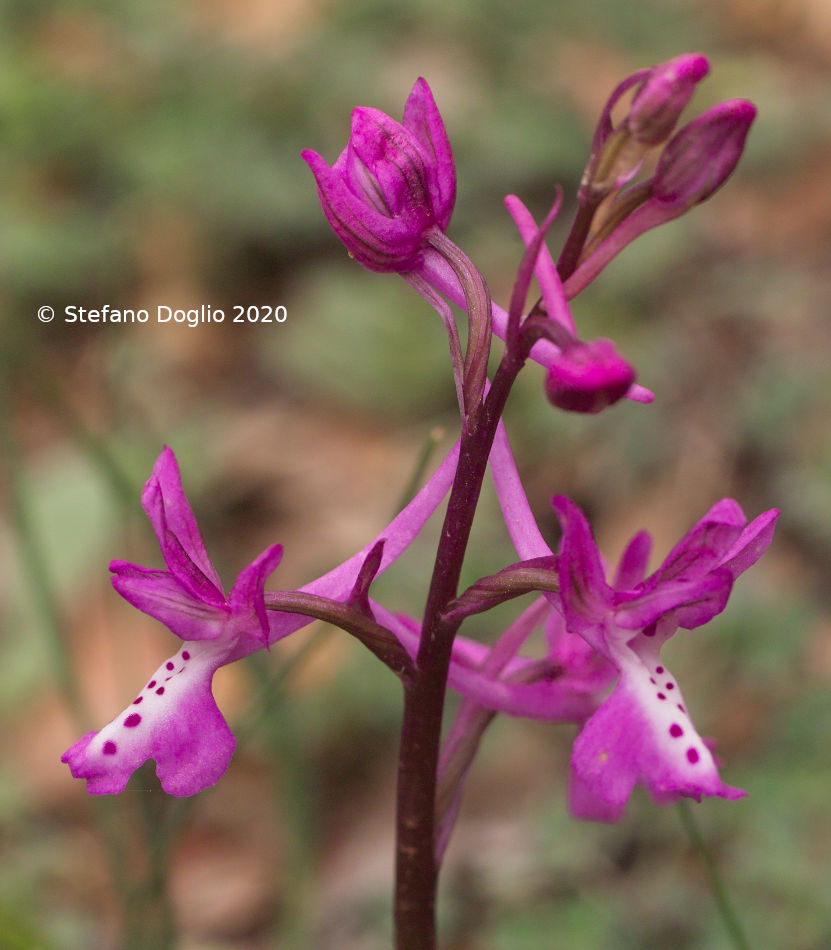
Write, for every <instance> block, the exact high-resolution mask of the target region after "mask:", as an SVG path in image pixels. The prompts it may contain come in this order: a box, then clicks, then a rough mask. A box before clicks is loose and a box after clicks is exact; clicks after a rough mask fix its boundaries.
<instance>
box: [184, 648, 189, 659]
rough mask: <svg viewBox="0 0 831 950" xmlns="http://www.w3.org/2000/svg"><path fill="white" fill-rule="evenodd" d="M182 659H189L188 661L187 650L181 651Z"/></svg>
mask: <svg viewBox="0 0 831 950" xmlns="http://www.w3.org/2000/svg"><path fill="white" fill-rule="evenodd" d="M182 659H183V660H189V659H190V653H188V651H187V650H182Z"/></svg>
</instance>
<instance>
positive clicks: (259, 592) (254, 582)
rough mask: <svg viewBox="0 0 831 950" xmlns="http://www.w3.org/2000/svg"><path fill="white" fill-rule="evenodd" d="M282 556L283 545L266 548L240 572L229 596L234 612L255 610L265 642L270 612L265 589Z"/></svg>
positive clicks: (265, 641)
mask: <svg viewBox="0 0 831 950" xmlns="http://www.w3.org/2000/svg"><path fill="white" fill-rule="evenodd" d="M282 557H283V547H282V545H280V544H273V545H271V547H269V548H266V549H265V551H263V553H262V554H261V555H260V556H259V557H257V558H256V559H255V560H254V561H252V563H251V564H249V565H248V567H246V568H244V569H243V570H242V571H241V572H240V575H239V577H238V578H237V580H236V583H235V584H234V587H233V589H232V591H231V595H230V597H229V602H230V604H231V611H232V613H234V614H237V613H249V612H251V611H253V613H254V614H255V615H256V617H257V621H258V622H259V625H260V631H261V633H262V638H263V643H264V644H267V643H268V614H267V613H266V609H265V597H264V594H263V589H264V587H265V582H266V579H267V578H268V576H269V575H270V574H271V573H272V572H273V571H274V569H275V568H276V567H277V565H278V564H279V563H280V560H281V558H282Z"/></svg>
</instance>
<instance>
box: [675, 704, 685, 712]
mask: <svg viewBox="0 0 831 950" xmlns="http://www.w3.org/2000/svg"><path fill="white" fill-rule="evenodd" d="M676 705H677V706H678V708H679V709H680V710H681V712H682V713H684V714H685V715H686V712H687V710H686V709H684V707H683V706H682V705H681V703H676Z"/></svg>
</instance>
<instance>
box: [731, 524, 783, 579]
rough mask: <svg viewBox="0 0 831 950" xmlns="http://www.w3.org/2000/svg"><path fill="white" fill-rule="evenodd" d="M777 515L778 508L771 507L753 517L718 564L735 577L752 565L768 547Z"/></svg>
mask: <svg viewBox="0 0 831 950" xmlns="http://www.w3.org/2000/svg"><path fill="white" fill-rule="evenodd" d="M778 517H779V511H778V509H776V508H771V510H770V511H765V512H763V513H762V514H761V515H759V517H758V518H754V519H753V521H751V522H750V524H749V525H748V526H747V527H746V528H745V529H744V531H742V533H741V534H740V535H739V537H738V538H737V539H736V541H735V543H734V544H733V546H732V547H731V548H730V550H729V551H728V552H727V554H725V556H724V560H723V561H722V562H721V565H720V566H721V567H722V568H724V569H726V570H729V571H730V573H731V574H732V575H733V577H734V578H736V577H738V576H739V575H740V574H742V573H743V572H744V571H746V570H747V569H748V568H749V567H751V566H752V565H754V564H755V563H756V562H757V561H758V560H759V558H760V557H761V556H762V555H763V554H764V553H765V551H767V549H768V548H769V547H770V542H771V541H772V540H773V531H774V528H775V527H776V519H777V518H778Z"/></svg>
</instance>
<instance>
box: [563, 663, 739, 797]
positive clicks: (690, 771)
mask: <svg viewBox="0 0 831 950" xmlns="http://www.w3.org/2000/svg"><path fill="white" fill-rule="evenodd" d="M657 670H658V668H657V667H656V666H655V665H654V664H650V666H646V665H643V664H640V663H637V664H634V663H633V664H631V665H630V666H627V668H626V669H624V670H623V672H622V675H621V679H620V682H619V683H618V685H617V687H616V688H615V690H614V692H613V693H612V695H611V696H610V697H609V698H608V699H607V700H606V702H605V703H603V705H602V706H601V707H600V709H599V710H598V711H597V712H596V713H595V714H594V715H593V716H592V717H591V719H590V720H589V721H588V722H587V723H586V725H585V726H584V727H583V730H582V731H581V733H580V735H579V736H578V737H577V739H576V741H575V743H574V750H573V753H572V760H571V762H572V769H573V771H574V773H575V775H576V776H577V778H578V779H579V781H580V782H581V783H582V784H583V785H584V786H585V787H586V789H587V790H588V791H589V792H590V793H591V795H593V796H594V797H595V798H596V799H598V800H599V801H600V802H602V803H603V805H604V807H606V808H608V809H609V811H610V813H611V814H614V812H615V810H619V809H621V808H622V807H623V806H624V805H625V804H626V802H627V800H628V799H629V796H630V795H631V792H632V789H633V788H634V786H635V785H636V784H639V783H642V784H644V785H646V787H647V788H648V789H649V791H650V792H651V794H652V796H653V797H654V798H655V799H656V800H657V801H659V802H666V801H673V800H675V799H676V798H678V797H679V796H688V797H692V798H697V799H698V798H700V797H701V796H702V795H718V796H720V797H722V798H738V797H740V796H741V795H743V794H744V793H743V792H742V791H741V790H740V789H735V788H731V787H729V786H727V785H725V784H724V783H723V782H722V781H721V779H720V778H719V774H718V769H717V768H716V764H715V761H714V760H713V756H712V754H711V753H710V750H709V749H708V747H707V745H706V744H705V743H704V741H703V740H702V739H701V737H700V736H699V735H698V733H697V732H696V730H695V727H694V726H693V724H692V721H691V720H690V718H689V716H687V714H686V713H685V712H684V711H683V710H682V709H681V708H680V707H681V706H683V699H682V697H681V695H680V692H679V690H678V688H677V684H676V683H675V681H674V680H673V679H672V677H671V676H670V674H669V673H668V671H667V670H666V669H665V668H664V667H660V670H661V673H658V672H657ZM650 677H651V678H652V680H654V681H655V682H654V683H653V682H652V681H651V680H650ZM667 684H671V685H672V688H671V689H670V688H669V686H668V685H667ZM661 696H662V697H664V698H663V699H661V698H660V697H661Z"/></svg>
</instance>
